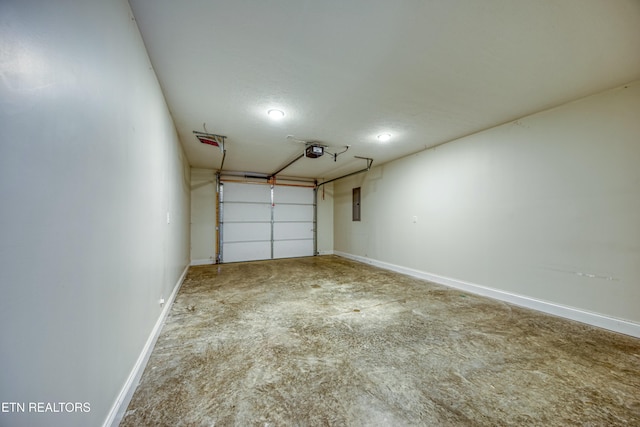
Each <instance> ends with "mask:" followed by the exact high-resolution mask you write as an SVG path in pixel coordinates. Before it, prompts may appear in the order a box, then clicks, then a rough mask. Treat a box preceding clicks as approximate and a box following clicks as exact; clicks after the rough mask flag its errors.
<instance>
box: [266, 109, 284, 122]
mask: <svg viewBox="0 0 640 427" xmlns="http://www.w3.org/2000/svg"><path fill="white" fill-rule="evenodd" d="M267 115H268V116H269V117H271V118H272V119H276V120H277V119H281V118H283V117H284V111H282V110H269V111H267Z"/></svg>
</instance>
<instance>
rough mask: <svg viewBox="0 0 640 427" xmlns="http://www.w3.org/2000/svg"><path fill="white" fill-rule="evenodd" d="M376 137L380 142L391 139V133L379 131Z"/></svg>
mask: <svg viewBox="0 0 640 427" xmlns="http://www.w3.org/2000/svg"><path fill="white" fill-rule="evenodd" d="M378 139H379V140H380V141H382V142H385V141H388V140H390V139H391V134H390V133H381V134H380V135H378Z"/></svg>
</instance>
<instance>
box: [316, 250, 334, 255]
mask: <svg viewBox="0 0 640 427" xmlns="http://www.w3.org/2000/svg"><path fill="white" fill-rule="evenodd" d="M318 255H333V250H328V251H318Z"/></svg>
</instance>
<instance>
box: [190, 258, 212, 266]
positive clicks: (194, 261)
mask: <svg viewBox="0 0 640 427" xmlns="http://www.w3.org/2000/svg"><path fill="white" fill-rule="evenodd" d="M215 263H216V262H215V261H214V260H213V259H211V258H206V259H192V260H191V265H210V264H215Z"/></svg>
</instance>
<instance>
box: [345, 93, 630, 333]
mask: <svg viewBox="0 0 640 427" xmlns="http://www.w3.org/2000/svg"><path fill="white" fill-rule="evenodd" d="M357 186H362V221H361V222H352V221H351V190H352V188H353V187H357ZM639 188H640V82H638V81H636V82H633V83H631V84H629V85H626V86H624V87H619V88H617V89H614V90H611V91H607V92H605V93H601V94H597V95H593V96H591V97H587V98H584V99H581V100H578V101H575V102H572V103H569V104H566V105H563V106H561V107H558V108H555V109H552V110H548V111H545V112H542V113H539V114H535V115H532V116H528V117H524V118H522V119H520V120H516V121H514V122H512V123H508V124H505V125H502V126H499V127H496V128H493V129H490V130H487V131H484V132H481V133H478V134H475V135H471V136H468V137H465V138H462V139H460V140H457V141H454V142H450V143H447V144H444V145H442V146H439V147H437V148H434V149H430V150H426V151H423V152H420V153H418V154H415V155H411V156H409V157H406V158H403V159H400V160H397V161H394V162H391V163H388V164H385V165H381V166H378V167H375V168H373V169H372V170H371V171H370V172H368V173H367V174H365V175H358V176H355V177H352V178H348V179H345V180H341V181H338V182H337V183H336V185H335V196H334V205H335V212H334V246H335V250H336V251H338V252H342V253H344V254H350V255H354V256H357V257H361V258H363V259H370V260H378V261H381V262H383V263H388V264H389V265H394V266H401V267H405V268H408V269H413V270H415V271H419V272H427V273H430V274H433V275H438V276H442V277H445V278H451V279H454V280H456V281H460V282H467V283H471V284H474V285H479V286H483V287H488V288H493V289H497V290H499V291H501V292H505V293H513V294H517V295H523V296H526V297H530V298H534V299H537V300H542V301H546V302H550V303H553V304H559V305H563V306H568V307H575V308H578V309H580V310H584V311H587V312H593V313H599V314H602V315H604V316H607V317H612V318H617V319H626V320H628V321H631V322H635V323H640V310H638V307H640V191H639V190H638V189H639ZM414 216H415V217H416V218H417V221H416V222H414V218H413V217H414Z"/></svg>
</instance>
